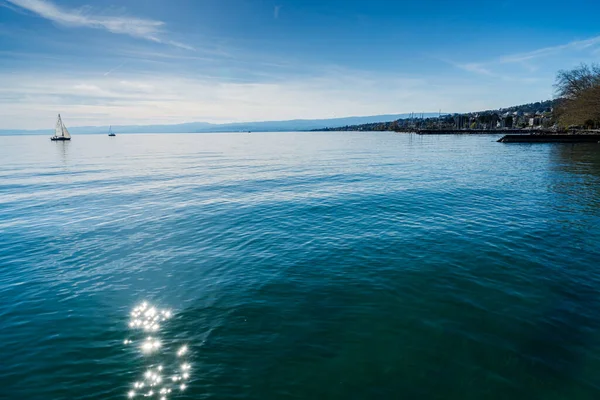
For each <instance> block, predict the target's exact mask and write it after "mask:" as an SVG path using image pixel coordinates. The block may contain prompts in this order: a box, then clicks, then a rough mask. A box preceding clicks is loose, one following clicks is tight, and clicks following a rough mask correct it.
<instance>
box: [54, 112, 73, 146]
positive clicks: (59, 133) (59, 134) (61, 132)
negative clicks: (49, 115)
mask: <svg viewBox="0 0 600 400" xmlns="http://www.w3.org/2000/svg"><path fill="white" fill-rule="evenodd" d="M50 140H61V141H62V140H71V134H70V133H69V131H68V130H67V127H66V126H65V124H63V122H62V119H61V118H60V114H58V119H57V120H56V128H54V136H52V137H51V138H50Z"/></svg>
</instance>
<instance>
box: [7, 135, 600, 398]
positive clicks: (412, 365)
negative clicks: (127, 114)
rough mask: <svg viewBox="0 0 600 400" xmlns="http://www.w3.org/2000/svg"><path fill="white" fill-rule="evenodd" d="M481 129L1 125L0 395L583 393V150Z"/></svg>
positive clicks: (599, 323) (597, 256)
mask: <svg viewBox="0 0 600 400" xmlns="http://www.w3.org/2000/svg"><path fill="white" fill-rule="evenodd" d="M496 139H497V137H495V136H430V137H427V136H417V135H409V134H394V133H384V132H381V133H356V132H354V133H256V134H214V135H213V134H188V135H162V136H161V135H118V136H117V137H115V138H108V137H107V136H106V135H98V136H95V135H94V136H76V137H74V139H73V141H72V142H70V143H53V142H50V140H48V137H45V136H28V137H18V136H12V137H3V138H2V146H1V147H0V321H1V329H0V343H1V345H0V359H1V360H2V362H1V363H0V391H1V392H2V395H3V396H6V398H21V399H75V398H77V399H121V398H122V399H125V398H127V396H128V393H129V394H130V395H132V396H133V397H134V398H140V399H145V398H156V399H159V398H160V397H161V396H164V397H166V398H168V399H185V398H188V399H191V398H194V399H236V398H237V399H257V400H258V399H261V400H264V399H286V398H289V399H391V398H402V399H477V400H480V399H509V398H510V399H513V400H515V399H528V400H531V399H570V400H573V399H598V398H600V292H599V290H598V289H599V288H600V144H597V145H596V144H594V145H587V144H585V145H560V144H554V145H527V144H525V145H518V144H514V145H507V144H500V143H496V142H495V140H496ZM144 301H146V302H148V305H147V308H145V309H144V310H140V309H136V310H135V311H137V312H138V314H139V315H141V316H139V318H138V317H137V316H131V312H132V310H134V308H135V307H138V306H139V305H140V304H142V303H143V302H144ZM152 306H155V307H156V308H157V310H156V313H157V315H160V316H161V317H160V318H159V319H158V320H156V319H152V315H150V314H152V313H150V314H148V312H147V310H149V309H150V308H151V307H152ZM167 310H168V311H169V312H170V313H171V314H170V315H168V314H165V313H166V312H167ZM162 311H164V313H162ZM138 314H136V315H138ZM167 317H169V318H167ZM136 318H137V319H139V320H140V321H141V322H143V321H150V320H151V324H153V323H154V322H156V321H158V322H157V323H156V325H157V326H156V327H155V330H154V331H152V329H150V331H151V332H144V331H143V330H139V329H138V328H139V326H138V325H136V322H135V321H136ZM152 321H154V322H152ZM130 324H131V325H133V326H130ZM147 337H152V339H151V341H150V342H148V343H146V341H148V339H147ZM130 341H131V342H130ZM155 342H156V346H154V343H155ZM184 345H187V349H188V352H187V353H186V354H183V355H182V354H179V355H178V354H177V352H180V353H182V352H183V351H182V347H181V346H184ZM159 366H160V367H161V368H159ZM152 371H154V372H152ZM186 371H187V372H186ZM145 374H146V375H145ZM185 374H189V375H187V376H185ZM173 379H175V381H173ZM161 380H163V382H160V381H161ZM151 381H152V382H154V383H156V382H158V383H157V384H156V385H155V386H150V385H151V383H152V382H151ZM136 382H137V385H136ZM165 382H168V383H165ZM182 382H183V383H182ZM142 383H145V386H144V387H143V388H140V387H139V386H140V384H142ZM182 384H185V386H184V387H182V386H181V385H182ZM159 389H164V391H163V393H162V394H161V393H159V392H160V390H159ZM182 389H183V390H182ZM150 390H152V391H153V392H152V396H151V397H143V396H144V395H148V394H149V391H150ZM168 390H171V392H169V391H168ZM130 392H132V393H130Z"/></svg>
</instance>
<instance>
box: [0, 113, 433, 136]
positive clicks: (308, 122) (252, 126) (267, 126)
mask: <svg viewBox="0 0 600 400" xmlns="http://www.w3.org/2000/svg"><path fill="white" fill-rule="evenodd" d="M409 115H410V114H387V115H373V116H366V117H345V118H331V119H295V120H289V121H263V122H238V123H229V124H211V123H208V122H189V123H184V124H173V125H120V126H119V125H113V126H112V129H113V131H114V132H116V133H117V134H120V133H209V132H247V131H252V132H282V131H283V132H285V131H309V130H315V129H324V128H327V127H335V126H341V125H358V124H368V123H374V122H379V121H391V120H397V119H401V118H407V117H408V116H409ZM427 115H430V114H427ZM431 115H434V114H431ZM66 119H67V122H68V116H67V118H66ZM53 124H54V122H52V124H51V126H50V128H49V129H38V130H14V129H5V130H0V135H15V134H19V135H51V134H53V133H54V129H53ZM67 127H68V128H69V131H70V132H71V133H72V134H74V135H85V134H94V133H96V134H97V133H108V125H106V126H81V127H77V126H75V127H72V126H67Z"/></svg>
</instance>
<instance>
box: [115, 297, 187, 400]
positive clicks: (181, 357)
mask: <svg viewBox="0 0 600 400" xmlns="http://www.w3.org/2000/svg"><path fill="white" fill-rule="evenodd" d="M130 314H131V320H130V321H129V327H130V328H132V330H133V331H138V333H137V334H132V335H130V336H131V338H127V339H125V340H124V341H123V344H124V345H129V344H132V343H135V346H136V347H137V348H139V349H140V350H141V352H142V354H145V355H147V356H148V357H147V363H148V364H147V369H146V371H145V372H144V373H143V374H142V377H141V379H138V380H137V381H135V382H134V383H133V388H134V389H135V390H141V389H142V388H144V387H147V388H148V391H147V392H145V393H136V391H135V390H131V391H129V392H128V393H127V396H128V397H129V398H133V397H134V396H136V397H137V396H138V395H140V396H143V397H155V398H160V399H164V400H166V399H167V395H169V394H170V393H171V391H172V389H179V390H180V391H183V390H185V389H186V388H187V385H186V384H185V383H184V382H186V381H187V380H188V379H189V378H190V370H191V365H190V364H189V363H187V362H185V361H186V358H187V355H188V353H189V349H188V346H187V345H185V344H184V345H181V344H180V343H177V341H176V340H169V339H168V338H165V337H164V335H163V336H161V334H160V333H156V334H153V335H152V336H146V335H144V332H158V331H159V329H160V328H161V324H159V323H163V322H165V321H167V320H168V319H169V318H171V317H172V312H171V311H170V310H161V309H159V308H157V307H155V306H153V305H151V304H149V303H148V302H143V303H142V304H140V305H139V306H137V307H135V308H134V309H133V311H131V313H130ZM170 349H177V350H173V352H172V353H171V352H170ZM165 350H169V352H166V351H165ZM157 358H158V360H160V363H156V362H157V361H158V360H157ZM182 361H183V363H181V362H182ZM163 374H165V375H163ZM167 377H170V378H171V379H165V378H167Z"/></svg>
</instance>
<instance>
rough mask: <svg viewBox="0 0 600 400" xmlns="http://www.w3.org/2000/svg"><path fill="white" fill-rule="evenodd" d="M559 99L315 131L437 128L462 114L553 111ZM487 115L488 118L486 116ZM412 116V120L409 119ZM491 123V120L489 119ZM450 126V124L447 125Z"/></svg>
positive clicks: (475, 115)
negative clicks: (407, 127)
mask: <svg viewBox="0 0 600 400" xmlns="http://www.w3.org/2000/svg"><path fill="white" fill-rule="evenodd" d="M556 104H557V100H546V101H541V102H537V103H529V104H522V105H518V106H512V107H507V108H499V109H496V110H485V111H476V112H471V113H461V114H442V116H441V119H440V118H439V114H431V113H429V114H423V115H415V116H410V115H408V114H405V115H407V116H405V117H402V118H396V119H394V120H379V121H377V122H371V123H363V124H354V125H350V124H348V125H338V126H336V127H327V128H317V129H314V130H315V131H393V130H398V129H400V128H401V127H403V126H404V127H406V126H409V127H412V128H415V126H417V127H419V126H420V127H422V128H437V127H438V126H444V125H452V124H454V123H455V117H458V116H462V117H464V118H466V120H467V121H469V120H470V119H472V118H474V117H475V119H481V120H486V118H487V119H490V120H491V119H492V118H491V116H493V115H496V116H499V115H505V114H507V113H517V114H536V113H551V112H552V109H553V108H554V107H555V106H556ZM484 117H486V118H484ZM409 118H410V120H409ZM488 123H489V121H488ZM447 127H449V126H447Z"/></svg>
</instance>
